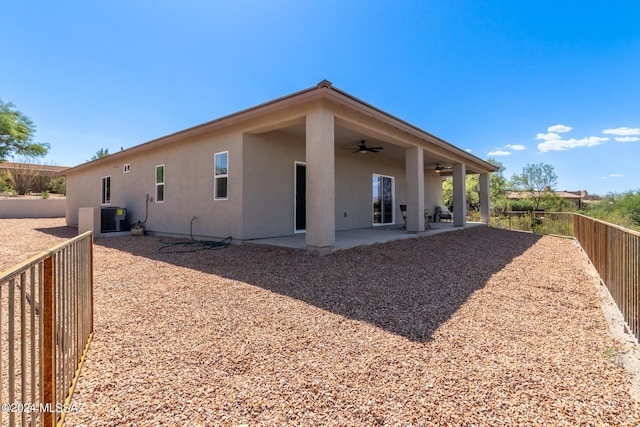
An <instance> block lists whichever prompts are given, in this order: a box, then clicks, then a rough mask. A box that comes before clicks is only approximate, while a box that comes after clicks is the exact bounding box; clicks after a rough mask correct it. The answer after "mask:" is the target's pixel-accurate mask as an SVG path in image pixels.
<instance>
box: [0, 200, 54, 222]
mask: <svg viewBox="0 0 640 427" xmlns="http://www.w3.org/2000/svg"><path fill="white" fill-rule="evenodd" d="M65 205H66V201H65V199H53V198H52V199H33V200H32V199H8V200H0V218H59V217H63V216H64V212H65Z"/></svg>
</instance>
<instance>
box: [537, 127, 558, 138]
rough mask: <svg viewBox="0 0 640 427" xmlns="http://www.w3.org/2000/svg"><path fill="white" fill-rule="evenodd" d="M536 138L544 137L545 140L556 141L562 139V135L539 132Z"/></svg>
mask: <svg viewBox="0 0 640 427" xmlns="http://www.w3.org/2000/svg"><path fill="white" fill-rule="evenodd" d="M549 129H551V128H549ZM536 139H542V140H544V141H556V140H559V139H562V137H561V136H560V135H558V134H557V133H553V132H551V133H539V134H538V135H536Z"/></svg>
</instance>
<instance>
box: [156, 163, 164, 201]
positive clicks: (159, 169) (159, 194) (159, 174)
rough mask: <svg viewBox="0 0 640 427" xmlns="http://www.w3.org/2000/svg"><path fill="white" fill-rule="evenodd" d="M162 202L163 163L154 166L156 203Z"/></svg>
mask: <svg viewBox="0 0 640 427" xmlns="http://www.w3.org/2000/svg"><path fill="white" fill-rule="evenodd" d="M163 202H164V165H158V166H156V203H163Z"/></svg>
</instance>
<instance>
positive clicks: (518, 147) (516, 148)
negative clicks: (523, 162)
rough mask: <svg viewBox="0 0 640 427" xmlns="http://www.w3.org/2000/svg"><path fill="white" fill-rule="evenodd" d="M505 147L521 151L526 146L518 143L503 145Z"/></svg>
mask: <svg viewBox="0 0 640 427" xmlns="http://www.w3.org/2000/svg"><path fill="white" fill-rule="evenodd" d="M505 148H511V149H512V150H515V151H522V150H526V149H527V147H525V146H524V145H520V144H515V145H512V144H507V145H505Z"/></svg>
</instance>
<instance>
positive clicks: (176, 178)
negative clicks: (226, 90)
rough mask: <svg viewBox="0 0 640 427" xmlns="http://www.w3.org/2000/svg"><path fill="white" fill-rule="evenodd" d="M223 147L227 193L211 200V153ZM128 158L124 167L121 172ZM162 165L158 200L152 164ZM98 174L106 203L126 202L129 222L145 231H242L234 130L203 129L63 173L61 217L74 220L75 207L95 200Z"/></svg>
mask: <svg viewBox="0 0 640 427" xmlns="http://www.w3.org/2000/svg"><path fill="white" fill-rule="evenodd" d="M221 151H229V199H228V200H214V197H213V185H214V184H213V180H214V179H213V170H214V154H215V153H217V152H221ZM126 163H129V164H130V165H131V166H130V172H128V173H124V172H123V166H124V164H126ZM160 164H164V165H165V188H164V203H156V202H155V167H156V165H160ZM103 176H111V204H110V206H119V207H125V208H127V215H128V218H129V221H130V223H132V224H133V223H135V222H136V221H138V220H140V221H142V220H144V218H145V203H146V197H147V194H148V195H149V197H150V199H151V200H150V202H149V204H148V206H149V211H148V217H147V222H146V229H147V230H148V231H151V232H153V231H161V232H162V233H164V234H181V235H188V234H189V225H190V222H191V219H192V218H193V217H194V216H195V217H197V219H196V220H194V222H193V233H194V235H196V236H210V237H226V236H234V237H237V236H241V235H242V222H241V217H242V215H241V213H242V208H241V207H242V138H241V134H240V133H237V132H236V133H233V132H231V133H226V134H221V135H220V134H219V135H206V136H200V137H195V138H192V139H190V140H186V141H184V142H183V143H181V144H174V145H171V146H165V147H159V148H158V149H156V150H153V151H151V152H147V153H145V154H144V155H142V154H139V155H134V156H131V157H128V158H127V159H126V160H124V161H114V162H105V163H104V164H102V165H100V166H96V167H94V168H93V169H90V170H88V171H86V172H85V171H78V172H77V173H74V174H70V175H69V176H67V188H68V193H69V197H67V212H66V218H67V223H68V224H70V225H77V223H78V209H79V208H81V207H99V206H101V204H100V202H101V183H102V177H103Z"/></svg>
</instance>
